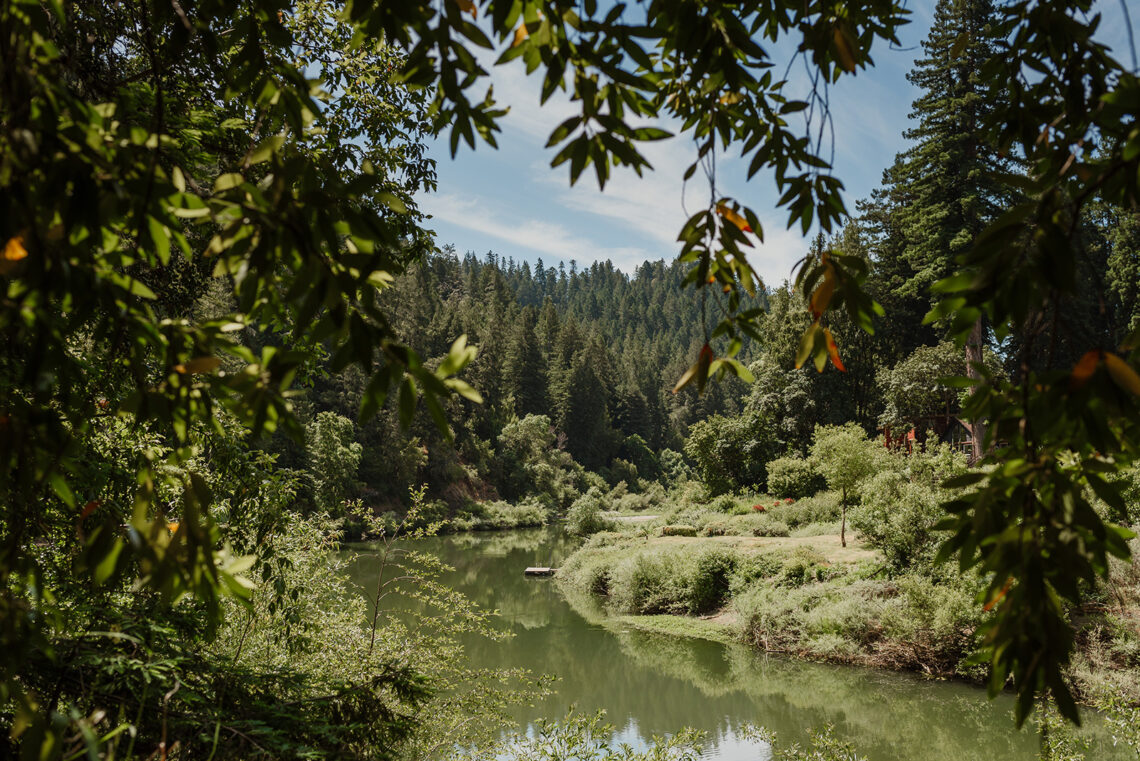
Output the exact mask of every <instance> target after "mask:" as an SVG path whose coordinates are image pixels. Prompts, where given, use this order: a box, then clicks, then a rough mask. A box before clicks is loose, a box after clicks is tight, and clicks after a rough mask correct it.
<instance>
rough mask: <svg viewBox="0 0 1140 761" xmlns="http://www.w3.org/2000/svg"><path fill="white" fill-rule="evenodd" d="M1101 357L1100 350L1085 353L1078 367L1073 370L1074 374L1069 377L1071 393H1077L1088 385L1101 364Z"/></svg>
mask: <svg viewBox="0 0 1140 761" xmlns="http://www.w3.org/2000/svg"><path fill="white" fill-rule="evenodd" d="M1100 357H1101V351H1100V350H1099V349H1093V350H1092V351H1088V352H1085V355H1084V356H1083V357H1081V359H1080V361H1079V362H1077V365H1076V367H1074V368H1073V374H1072V375H1071V376H1069V390H1070V391H1076V390H1077V389H1079V388H1081V387H1082V386H1084V385H1085V384H1086V383H1088V381H1089V378H1091V377H1092V374H1093V373H1095V372H1096V367H1097V365H1099V364H1100Z"/></svg>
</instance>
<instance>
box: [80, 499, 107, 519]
mask: <svg viewBox="0 0 1140 761" xmlns="http://www.w3.org/2000/svg"><path fill="white" fill-rule="evenodd" d="M101 504H103V501H102V500H99V499H93V500H91V501H90V502H88V503H87V504H86V505H84V506H83V512H82V513H80V514H79V520H83V519H84V518H86V517H87V516H88V515H91V513H93V512H95V511H96V510H97V509H98V508H99V505H101Z"/></svg>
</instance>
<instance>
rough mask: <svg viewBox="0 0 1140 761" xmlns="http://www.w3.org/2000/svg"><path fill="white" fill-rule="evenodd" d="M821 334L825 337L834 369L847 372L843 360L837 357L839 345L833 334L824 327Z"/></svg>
mask: <svg viewBox="0 0 1140 761" xmlns="http://www.w3.org/2000/svg"><path fill="white" fill-rule="evenodd" d="M823 335H824V337H825V338H826V339H827V353H828V354H829V355H831V364H833V365H835V369H836V370H838V371H839V372H841V373H845V372H847V368H846V367H844V366H843V360H841V359H840V358H839V346H838V345H837V344H836V343H835V336H833V335H831V331H830V330H828V329H826V328H824V330H823Z"/></svg>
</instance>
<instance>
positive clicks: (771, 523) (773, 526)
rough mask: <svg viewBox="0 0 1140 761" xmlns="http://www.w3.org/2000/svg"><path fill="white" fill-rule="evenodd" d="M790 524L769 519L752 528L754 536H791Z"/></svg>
mask: <svg viewBox="0 0 1140 761" xmlns="http://www.w3.org/2000/svg"><path fill="white" fill-rule="evenodd" d="M789 535H790V531H789V529H788V524H786V523H784V522H783V521H778V520H775V519H771V518H769V519H767V520H764V521H761V522H759V523H757V524H756V525H755V526H754V527H753V528H752V536H789Z"/></svg>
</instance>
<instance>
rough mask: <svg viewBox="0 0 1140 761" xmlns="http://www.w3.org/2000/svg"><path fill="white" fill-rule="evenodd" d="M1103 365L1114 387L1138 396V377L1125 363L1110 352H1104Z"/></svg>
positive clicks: (1139, 379)
mask: <svg viewBox="0 0 1140 761" xmlns="http://www.w3.org/2000/svg"><path fill="white" fill-rule="evenodd" d="M1104 364H1105V367H1107V368H1108V374H1109V375H1111V376H1112V380H1113V381H1114V382H1115V383H1116V385H1118V386H1120V387H1121V388H1122V389H1125V390H1126V391H1129V392H1131V393H1132V394H1133V395H1135V396H1140V375H1137V374H1136V371H1135V370H1133V369H1132V367H1131V366H1130V365H1129V364H1128V363H1127V362H1125V361H1124V360H1123V359H1121V358H1120V357H1118V356H1116V355H1115V354H1113V353H1112V352H1105V355H1104Z"/></svg>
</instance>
